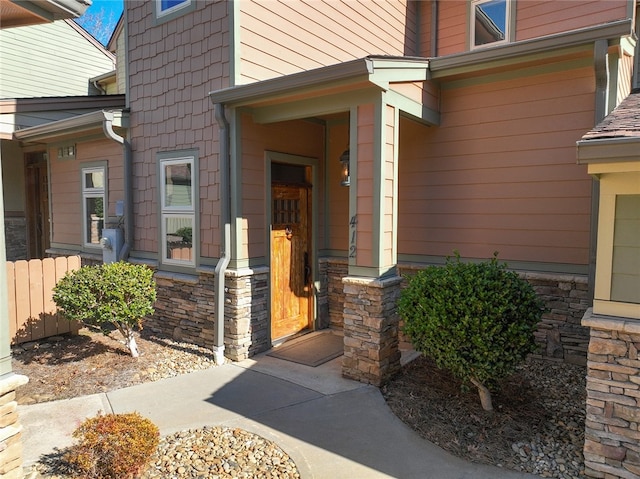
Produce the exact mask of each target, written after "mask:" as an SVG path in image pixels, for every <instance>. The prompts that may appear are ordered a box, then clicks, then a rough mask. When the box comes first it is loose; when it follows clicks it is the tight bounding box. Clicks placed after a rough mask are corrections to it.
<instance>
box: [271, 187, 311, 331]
mask: <svg viewBox="0 0 640 479" xmlns="http://www.w3.org/2000/svg"><path fill="white" fill-rule="evenodd" d="M309 193H310V189H309V187H308V186H303V185H281V184H273V185H272V187H271V338H272V340H277V339H282V338H284V337H286V336H291V335H293V334H296V333H298V332H300V331H302V330H305V329H309V328H310V327H311V318H312V287H311V285H312V282H311V278H312V274H311V273H312V272H311V251H310V244H311V241H310V237H309V230H310V227H309V226H310V225H309V211H310V201H309V197H310V194H309Z"/></svg>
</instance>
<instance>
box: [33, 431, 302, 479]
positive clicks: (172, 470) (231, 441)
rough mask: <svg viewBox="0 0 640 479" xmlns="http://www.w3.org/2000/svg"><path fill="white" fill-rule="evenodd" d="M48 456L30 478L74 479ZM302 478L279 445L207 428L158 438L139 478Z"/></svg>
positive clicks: (249, 435) (58, 455)
mask: <svg viewBox="0 0 640 479" xmlns="http://www.w3.org/2000/svg"><path fill="white" fill-rule="evenodd" d="M63 454H64V451H58V452H57V453H55V454H52V455H50V456H49V457H48V458H47V459H46V460H44V461H43V462H41V463H38V464H37V465H36V466H35V467H33V468H32V470H31V471H28V474H27V476H26V478H27V479H37V478H41V479H76V478H78V477H79V476H78V475H76V474H74V473H73V471H72V470H71V469H69V467H68V465H67V464H66V463H65V462H64V460H63V459H62V455H63ZM194 478H196V479H230V478H233V479H300V474H299V473H298V469H297V467H296V465H295V463H294V462H293V460H292V459H291V458H290V457H289V456H288V455H287V453H286V452H284V451H283V450H282V449H281V448H280V447H279V446H278V445H276V444H275V443H273V442H272V441H268V440H267V439H265V438H263V437H261V436H258V435H256V434H253V433H250V432H248V431H245V430H244V429H239V428H229V427H217V426H216V427H207V426H205V427H203V428H199V429H188V430H186V431H180V432H177V433H174V434H171V435H169V436H163V437H162V438H160V443H159V445H158V449H157V450H156V452H155V453H154V454H153V456H152V457H151V461H150V465H149V467H148V468H147V470H146V471H145V472H144V474H143V475H142V476H140V478H139V479H194Z"/></svg>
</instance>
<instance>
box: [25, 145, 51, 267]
mask: <svg viewBox="0 0 640 479" xmlns="http://www.w3.org/2000/svg"><path fill="white" fill-rule="evenodd" d="M25 176H26V183H27V191H26V192H27V205H26V206H27V231H28V233H27V234H28V253H29V259H33V258H44V257H45V253H46V251H47V249H48V248H49V246H50V243H49V238H50V232H51V226H50V224H49V169H48V167H47V158H46V153H45V152H38V153H29V154H28V155H27V157H26V175H25Z"/></svg>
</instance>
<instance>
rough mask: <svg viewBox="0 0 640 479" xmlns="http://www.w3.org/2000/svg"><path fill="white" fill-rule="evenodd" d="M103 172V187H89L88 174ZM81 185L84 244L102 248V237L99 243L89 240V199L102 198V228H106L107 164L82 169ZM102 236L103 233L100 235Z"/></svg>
mask: <svg viewBox="0 0 640 479" xmlns="http://www.w3.org/2000/svg"><path fill="white" fill-rule="evenodd" d="M98 172H101V173H102V178H103V181H102V187H88V186H87V184H86V180H87V174H89V173H98ZM80 174H81V177H80V179H81V185H82V244H83V245H84V246H85V247H86V248H100V238H98V242H97V243H92V242H91V241H87V240H88V239H89V238H87V231H88V226H89V225H88V224H87V200H88V199H91V198H102V221H103V224H102V228H103V229H104V227H105V224H106V222H107V209H108V208H107V207H108V205H109V203H107V191H108V189H107V178H108V177H107V167H106V166H86V167H83V168H81V169H80ZM99 236H102V235H99Z"/></svg>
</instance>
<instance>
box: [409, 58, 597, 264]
mask: <svg viewBox="0 0 640 479" xmlns="http://www.w3.org/2000/svg"><path fill="white" fill-rule="evenodd" d="M593 90H594V83H593V80H592V72H591V70H590V69H589V68H585V69H581V70H573V71H571V72H561V73H553V74H548V75H538V76H535V77H527V78H523V79H518V80H509V81H502V82H494V83H491V84H483V85H476V86H469V87H465V88H457V89H443V91H442V124H441V126H440V127H435V128H424V127H421V126H418V125H417V124H416V123H412V122H410V121H406V120H403V122H402V125H401V129H400V135H401V147H400V163H399V168H400V172H399V176H400V183H399V186H400V193H399V195H400V204H399V208H400V212H399V238H398V241H399V252H400V253H401V254H403V253H404V254H416V255H450V254H451V253H452V252H453V250H454V249H458V250H460V253H461V254H462V255H463V256H468V257H488V256H490V255H491V254H492V253H493V252H494V251H498V252H499V253H500V258H501V259H504V260H516V261H533V262H556V263H567V264H582V265H583V264H587V262H588V246H589V212H590V191H591V179H590V178H589V176H588V175H587V173H586V169H585V168H584V167H583V166H578V165H576V159H575V142H576V140H578V139H579V138H580V137H581V135H582V134H584V132H585V131H588V130H589V129H590V128H591V127H592V126H593V118H594V116H593V115H594V110H593Z"/></svg>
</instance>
